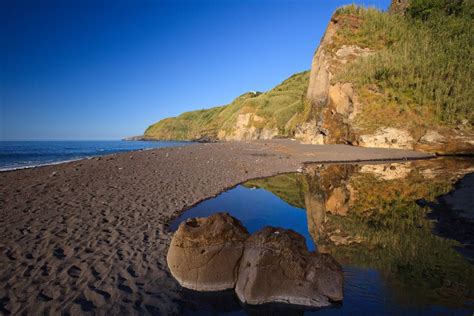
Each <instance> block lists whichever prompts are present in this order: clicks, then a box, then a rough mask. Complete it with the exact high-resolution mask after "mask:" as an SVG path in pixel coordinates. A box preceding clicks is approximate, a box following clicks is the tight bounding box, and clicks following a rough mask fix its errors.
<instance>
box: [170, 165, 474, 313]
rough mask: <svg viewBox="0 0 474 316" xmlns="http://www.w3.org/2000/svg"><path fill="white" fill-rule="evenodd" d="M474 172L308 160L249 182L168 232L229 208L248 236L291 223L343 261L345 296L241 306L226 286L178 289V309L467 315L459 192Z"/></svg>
mask: <svg viewBox="0 0 474 316" xmlns="http://www.w3.org/2000/svg"><path fill="white" fill-rule="evenodd" d="M473 172H474V161H473V160H471V159H435V160H427V161H413V162H407V163H391V164H375V165H349V164H346V165H308V166H307V168H306V170H305V172H304V173H303V174H285V175H279V176H276V177H271V178H265V179H258V180H252V181H249V182H247V183H245V184H242V185H239V186H237V187H235V188H233V189H231V190H228V191H226V192H224V193H222V194H220V195H219V196H217V197H215V198H213V199H210V200H206V201H203V202H201V203H200V204H198V205H196V206H195V207H193V208H191V209H190V210H188V211H186V212H185V213H184V214H183V215H181V216H180V217H178V218H177V219H175V220H174V221H173V222H172V223H171V225H170V228H171V229H172V230H176V229H177V227H178V226H179V224H180V222H182V221H184V220H186V219H187V218H189V217H204V216H208V215H211V214H213V213H216V212H223V211H225V212H229V213H230V214H231V215H232V216H234V217H236V218H238V219H239V220H240V221H241V222H242V223H243V225H244V226H246V227H247V229H248V230H249V232H250V233H252V232H255V231H257V230H259V229H261V228H263V227H264V226H278V227H283V228H288V229H293V230H295V231H297V232H298V233H300V234H302V235H303V236H304V237H305V239H306V243H307V246H308V248H309V249H310V250H315V251H321V252H326V253H330V254H331V255H332V256H333V257H334V258H335V259H336V260H337V261H339V262H340V263H341V265H342V266H343V269H344V276H345V285H344V300H343V302H342V303H341V304H336V305H334V306H333V307H330V308H323V309H320V310H303V309H300V308H297V307H292V306H285V305H265V306H246V305H243V304H240V303H239V302H238V300H237V299H236V297H235V296H234V294H233V292H232V291H229V292H221V293H197V292H193V291H184V295H183V299H182V301H181V302H180V304H181V307H182V313H183V314H193V315H194V314H204V315H205V314H221V315H243V314H262V313H266V314H272V315H273V314H284V315H287V314H305V315H312V314H318V315H349V314H350V315H354V314H356V315H368V314H370V315H425V314H426V315H440V314H441V315H471V314H472V313H473V312H474V267H473V265H472V263H471V262H470V261H469V259H470V258H472V257H470V250H471V249H472V233H473V230H472V228H473V227H474V226H473V222H472V216H471V214H472V213H470V211H472V210H469V209H468V207H469V205H472V197H471V196H470V195H466V194H463V195H462V194H456V192H457V191H458V192H460V190H464V191H465V190H466V189H467V190H470V189H469V188H471V187H472V179H473V178H474V177H473V176H472V173H473ZM455 183H457V185H455ZM472 192H474V191H472ZM448 193H449V194H448ZM461 197H462V199H463V200H461ZM453 223H454V224H453Z"/></svg>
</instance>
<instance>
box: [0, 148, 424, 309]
mask: <svg viewBox="0 0 474 316" xmlns="http://www.w3.org/2000/svg"><path fill="white" fill-rule="evenodd" d="M428 157H430V156H429V155H427V154H424V153H418V152H413V151H404V150H395V149H371V148H360V147H351V146H345V145H320V146H319V145H301V144H299V143H297V142H293V141H290V140H272V141H252V142H235V143H234V142H228V143H213V144H195V145H190V146H186V147H178V148H163V149H157V150H148V151H140V152H131V153H124V154H117V155H109V156H103V157H100V158H93V159H88V160H81V161H76V162H71V163H65V164H61V165H52V166H46V167H40V168H34V169H26V170H18V171H9V172H2V173H0V190H1V195H0V227H1V230H0V236H1V242H0V278H1V286H0V312H2V313H5V314H7V313H13V314H19V313H23V312H26V313H28V314H40V313H55V314H57V313H60V312H62V313H70V314H77V313H83V312H94V313H98V314H119V313H122V314H134V313H135V314H137V313H161V314H163V315H169V314H174V313H177V312H178V309H177V308H178V306H177V304H176V300H178V299H179V297H180V292H181V289H180V287H179V285H178V284H177V282H176V281H175V280H174V279H173V278H172V277H171V276H170V273H169V271H168V268H167V266H166V259H165V257H166V252H167V249H168V246H169V242H170V239H171V234H170V233H169V231H168V229H167V225H168V223H169V221H170V220H171V219H172V218H174V217H176V216H177V215H178V214H180V213H181V212H183V211H184V210H186V209H187V208H189V207H191V206H192V205H194V204H196V203H198V202H199V201H202V200H204V199H207V198H210V197H213V196H215V195H217V194H219V193H220V192H222V191H224V190H226V189H227V188H230V187H233V186H235V185H237V184H238V183H241V182H243V181H246V180H249V179H254V178H259V177H266V176H271V175H275V174H278V173H284V172H295V171H297V170H298V169H299V168H301V167H302V166H303V164H304V163H305V162H336V161H337V162H343V161H367V160H399V159H421V158H428Z"/></svg>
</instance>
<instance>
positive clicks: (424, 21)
mask: <svg viewBox="0 0 474 316" xmlns="http://www.w3.org/2000/svg"><path fill="white" fill-rule="evenodd" d="M336 14H338V15H346V16H351V17H352V18H357V19H358V23H357V25H355V27H345V28H342V29H341V30H340V32H338V38H337V40H338V41H339V42H341V43H344V44H345V45H358V46H360V47H363V48H369V49H372V50H374V51H375V53H374V54H371V55H370V56H368V57H366V58H359V59H357V60H356V61H355V62H353V63H351V64H350V65H349V66H348V67H345V68H344V69H343V71H342V72H341V73H340V74H339V75H338V76H337V77H336V78H334V79H333V81H349V82H352V83H355V84H356V85H357V88H358V90H359V91H360V94H361V96H363V97H362V98H361V100H362V102H365V103H366V104H364V105H367V110H368V111H370V110H371V109H372V107H377V105H379V106H378V107H377V109H375V110H376V111H372V112H379V113H382V112H384V108H385V110H387V109H390V108H392V109H396V110H398V112H400V113H399V114H400V116H401V117H403V116H404V113H403V112H405V113H409V112H411V113H412V114H413V115H412V116H411V118H412V119H413V117H414V116H422V118H423V119H424V120H425V121H426V122H428V123H432V124H442V125H452V124H459V123H460V122H462V121H463V120H466V119H467V120H468V121H470V122H472V121H473V119H474V117H473V115H474V114H473V113H474V111H472V99H473V98H474V90H473V89H472V85H473V82H472V78H473V77H474V68H473V65H472V56H473V55H474V45H473V44H474V36H473V34H474V23H472V21H473V16H474V2H472V1H448V0H412V1H410V2H409V5H408V7H407V11H406V13H405V14H404V15H399V14H387V13H384V12H381V11H378V10H375V9H364V8H361V7H357V6H347V7H343V8H341V9H339V10H338V11H337V12H336ZM374 86H376V89H374V88H373V87H374ZM371 87H372V89H371ZM373 90H377V91H378V92H380V91H383V93H376V92H374V91H373ZM381 107H382V108H381ZM383 107H384V108H383ZM372 110H373V109H372ZM392 114H393V113H392ZM378 117H379V116H378ZM383 117H384V115H382V116H380V117H379V118H380V119H382V124H389V122H384V121H386V120H387V119H388V120H393V115H390V117H387V116H385V117H386V119H385V120H384V119H383ZM378 122H380V121H379V120H378ZM405 123H406V122H405Z"/></svg>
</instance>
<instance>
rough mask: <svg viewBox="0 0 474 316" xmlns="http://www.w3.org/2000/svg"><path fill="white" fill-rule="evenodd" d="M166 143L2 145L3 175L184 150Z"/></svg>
mask: <svg viewBox="0 0 474 316" xmlns="http://www.w3.org/2000/svg"><path fill="white" fill-rule="evenodd" d="M187 144H190V143H189V142H163V141H0V171H4V170H12V169H19V168H27V167H34V166H42V165H49V164H55V163H61V162H66V161H71V160H77V159H83V158H88V157H95V156H101V155H107V154H113V153H120V152H127V151H132V150H141V149H152V148H161V147H172V146H184V145H187Z"/></svg>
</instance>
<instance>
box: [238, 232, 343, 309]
mask: <svg viewBox="0 0 474 316" xmlns="http://www.w3.org/2000/svg"><path fill="white" fill-rule="evenodd" d="M235 292H236V294H237V296H238V297H239V299H240V300H241V301H242V302H244V303H247V304H252V305H254V304H263V303H270V302H280V303H289V304H296V305H303V306H309V307H322V306H328V305H330V304H331V302H330V301H340V300H342V298H343V273H342V268H341V266H340V265H339V264H338V263H337V262H336V261H335V260H334V259H333V258H332V257H331V256H330V255H327V254H320V253H315V252H309V251H308V249H307V247H306V243H305V239H304V237H303V236H301V235H300V234H298V233H296V232H294V231H292V230H285V229H281V228H274V227H265V228H263V229H262V230H260V231H258V232H256V233H254V234H252V235H251V236H250V237H249V239H247V241H246V242H245V250H244V254H243V257H242V260H241V262H240V268H239V273H238V279H237V283H236V288H235Z"/></svg>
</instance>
